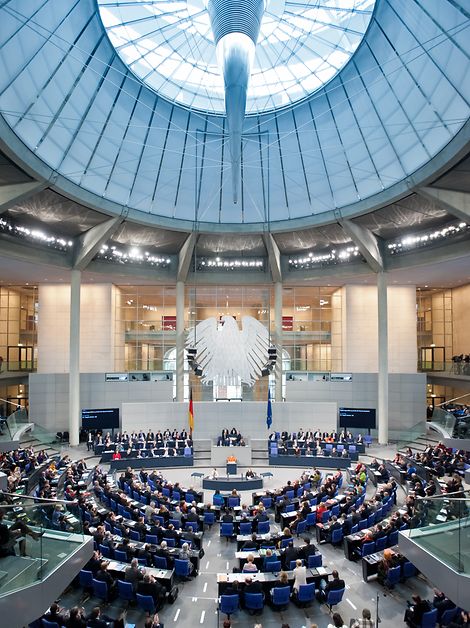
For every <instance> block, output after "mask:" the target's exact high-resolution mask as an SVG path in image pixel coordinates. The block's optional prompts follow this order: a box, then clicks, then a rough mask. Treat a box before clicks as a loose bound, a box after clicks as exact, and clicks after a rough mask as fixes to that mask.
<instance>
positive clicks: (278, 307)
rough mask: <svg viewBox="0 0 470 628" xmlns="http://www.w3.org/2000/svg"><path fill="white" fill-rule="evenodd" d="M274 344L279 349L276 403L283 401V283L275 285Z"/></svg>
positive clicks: (276, 374) (276, 371)
mask: <svg viewBox="0 0 470 628" xmlns="http://www.w3.org/2000/svg"><path fill="white" fill-rule="evenodd" d="M274 329H275V333H274V343H275V345H276V347H277V361H276V370H275V378H276V395H275V400H276V401H282V282H281V281H276V283H275V284H274Z"/></svg>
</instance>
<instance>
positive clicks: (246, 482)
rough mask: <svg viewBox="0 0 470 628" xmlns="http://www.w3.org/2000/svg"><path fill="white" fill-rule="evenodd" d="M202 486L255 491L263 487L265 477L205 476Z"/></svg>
mask: <svg viewBox="0 0 470 628" xmlns="http://www.w3.org/2000/svg"><path fill="white" fill-rule="evenodd" d="M202 488H205V489H207V490H212V491H217V490H219V491H231V490H232V489H234V488H235V489H236V490H237V491H254V490H256V489H258V488H263V478H248V479H246V478H245V477H244V476H242V477H241V478H240V477H239V478H237V477H233V478H232V477H228V478H227V477H225V478H224V477H222V478H216V479H211V478H208V477H206V478H204V479H203V480H202Z"/></svg>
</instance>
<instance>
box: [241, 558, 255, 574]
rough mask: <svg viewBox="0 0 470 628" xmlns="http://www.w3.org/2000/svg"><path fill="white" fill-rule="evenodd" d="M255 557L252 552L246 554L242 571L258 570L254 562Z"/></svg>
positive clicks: (253, 571) (251, 571)
mask: <svg viewBox="0 0 470 628" xmlns="http://www.w3.org/2000/svg"><path fill="white" fill-rule="evenodd" d="M254 560H255V558H254V556H253V554H248V557H247V559H246V563H245V564H244V565H243V573H255V572H257V571H258V567H257V566H256V565H255V562H254Z"/></svg>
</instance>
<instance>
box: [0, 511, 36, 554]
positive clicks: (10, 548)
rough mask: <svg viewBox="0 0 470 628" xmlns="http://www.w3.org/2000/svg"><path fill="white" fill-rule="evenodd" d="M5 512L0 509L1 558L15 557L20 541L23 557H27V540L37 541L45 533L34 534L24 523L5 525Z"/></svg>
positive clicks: (17, 522) (16, 522)
mask: <svg viewBox="0 0 470 628" xmlns="http://www.w3.org/2000/svg"><path fill="white" fill-rule="evenodd" d="M4 518H5V510H4V509H3V508H1V509H0V557H1V556H14V555H15V550H14V546H15V543H16V542H17V541H18V544H19V548H20V554H21V556H26V539H25V538H24V537H25V536H30V537H31V538H32V539H34V540H35V541H37V540H38V539H39V538H40V537H41V536H42V535H43V534H44V532H34V530H32V529H31V528H30V527H29V526H27V525H26V524H25V523H23V522H22V521H15V523H13V524H12V525H11V526H10V527H8V526H7V524H6V523H4Z"/></svg>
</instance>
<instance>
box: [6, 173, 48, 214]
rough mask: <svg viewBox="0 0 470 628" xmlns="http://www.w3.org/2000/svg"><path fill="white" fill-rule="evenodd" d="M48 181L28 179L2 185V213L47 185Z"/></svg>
mask: <svg viewBox="0 0 470 628" xmlns="http://www.w3.org/2000/svg"><path fill="white" fill-rule="evenodd" d="M46 185H47V183H45V182H40V181H28V182H27V183H12V184H10V185H2V186H0V214H3V212H5V211H7V209H9V208H10V207H14V206H15V205H18V203H21V201H24V200H26V199H27V198H28V197H30V196H32V195H33V194H35V193H36V192H40V191H41V190H43V189H44V188H45V187H46Z"/></svg>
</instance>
